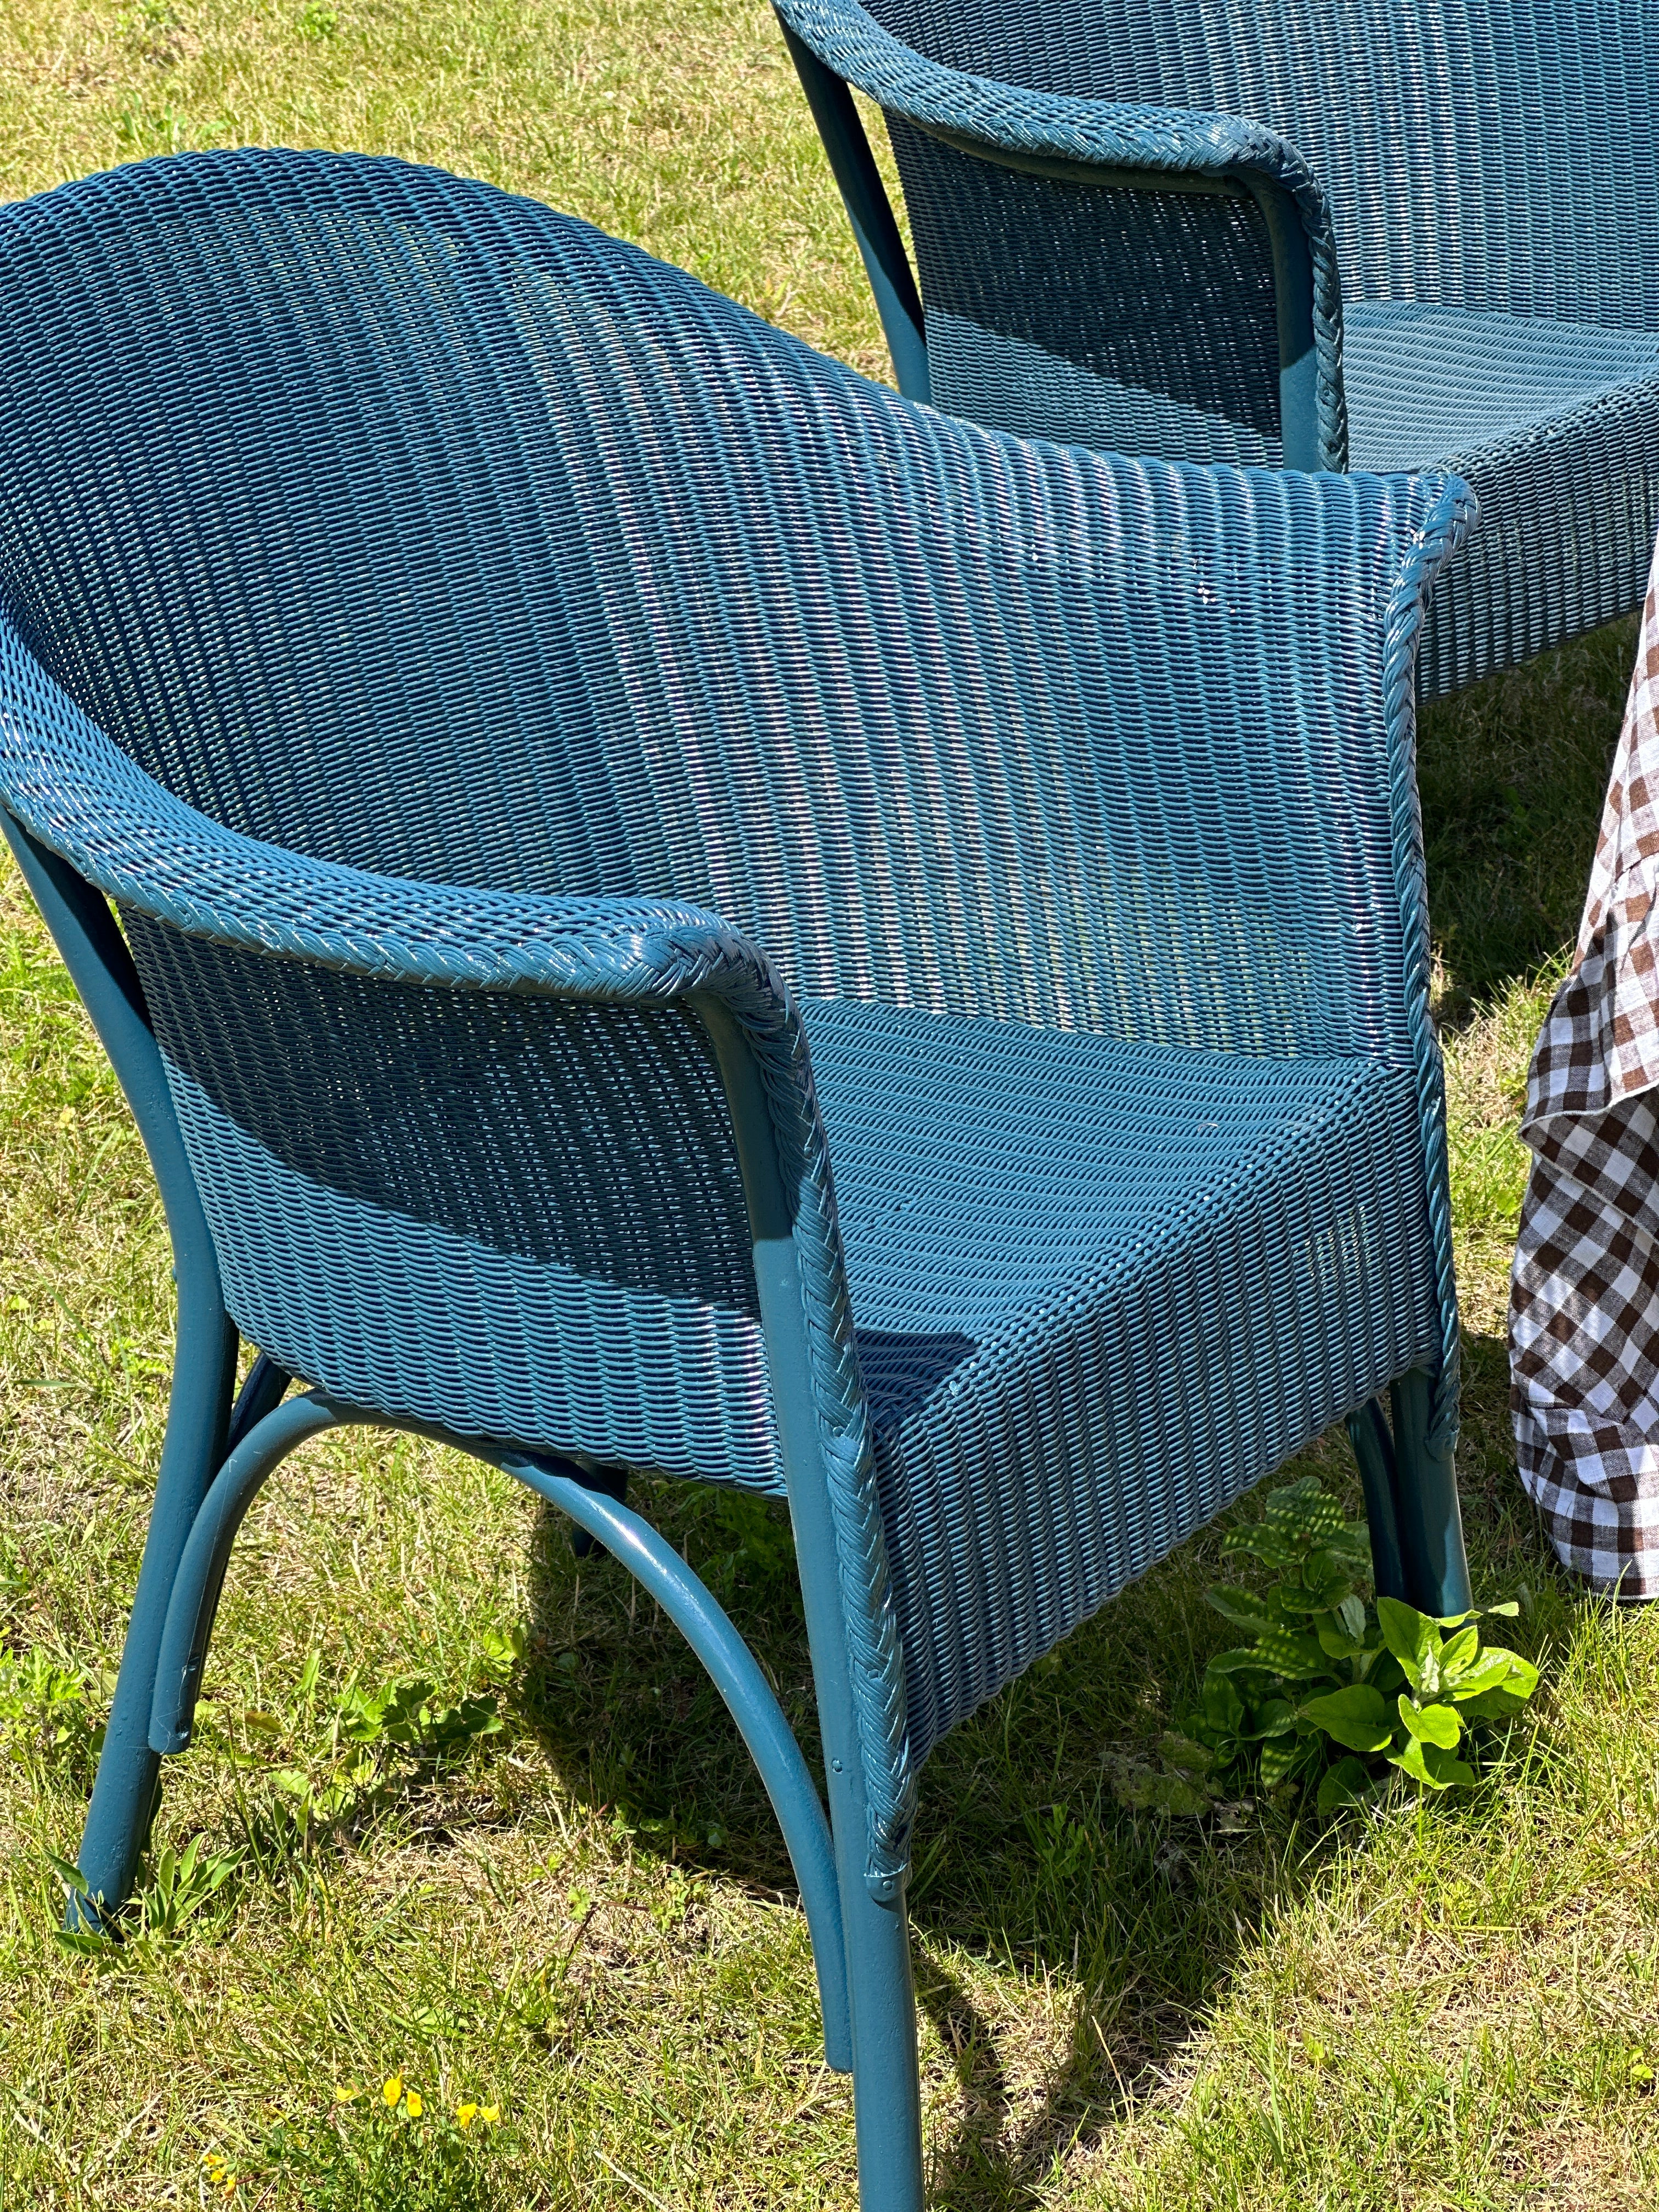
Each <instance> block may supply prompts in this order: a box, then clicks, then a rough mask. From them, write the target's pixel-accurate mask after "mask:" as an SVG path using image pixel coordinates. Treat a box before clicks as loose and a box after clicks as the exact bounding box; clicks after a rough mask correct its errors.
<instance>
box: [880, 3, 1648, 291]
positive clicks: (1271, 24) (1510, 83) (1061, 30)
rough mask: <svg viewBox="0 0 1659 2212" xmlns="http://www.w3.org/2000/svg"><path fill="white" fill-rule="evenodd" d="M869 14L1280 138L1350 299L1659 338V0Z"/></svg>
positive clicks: (999, 69)
mask: <svg viewBox="0 0 1659 2212" xmlns="http://www.w3.org/2000/svg"><path fill="white" fill-rule="evenodd" d="M870 12H871V14H872V15H873V16H875V18H876V19H877V20H878V21H879V22H880V23H881V24H882V25H883V26H884V27H885V28H887V29H888V30H890V31H891V32H892V33H894V35H895V36H896V37H897V38H900V39H902V40H904V41H905V43H906V44H907V45H908V46H914V47H915V48H916V49H917V51H918V52H922V53H925V54H927V56H928V57H929V58H930V59H932V60H934V61H938V62H942V63H945V64H949V65H951V66H952V67H955V68H959V69H963V70H971V71H973V72H974V73H975V74H976V75H978V76H987V77H992V78H997V79H1000V80H1001V81H1002V82H1006V83H1007V84H1010V85H1017V86H1024V87H1027V88H1030V89H1032V90H1035V91H1042V92H1055V93H1064V94H1072V95H1073V96H1075V97H1078V98H1081V99H1086V100H1115V101H1125V102H1130V103H1135V104H1145V105H1150V106H1163V107H1186V108H1194V109H1198V110H1200V111H1206V112H1220V113H1223V114H1228V115H1237V116H1243V117H1248V118H1250V119H1251V120H1253V121H1255V122H1257V123H1261V124H1265V125H1267V126H1268V127H1270V128H1271V129H1273V130H1275V131H1279V133H1280V134H1281V135H1282V136H1283V137H1285V138H1286V139H1288V140H1289V141H1290V143H1291V145H1293V146H1294V147H1295V148H1296V149H1297V150H1298V151H1299V152H1300V153H1301V154H1302V155H1304V158H1305V159H1306V161H1308V163H1309V165H1310V167H1311V168H1312V170H1313V172H1314V173H1315V175H1316V177H1317V178H1318V179H1319V181H1320V183H1321V184H1322V186H1323V187H1324V190H1325V192H1326V194H1327V196H1328V200H1329V203H1330V207H1331V214H1332V221H1333V224H1334V230H1335V234H1336V242H1337V248H1338V252H1339V255H1340V261H1341V268H1342V282H1343V288H1344V290H1345V292H1346V295H1348V296H1349V297H1351V298H1357V299H1394V300H1422V301H1433V302H1436V303H1437V304H1440V305H1443V306H1447V307H1470V308H1479V309H1487V310H1491V311H1492V312H1494V313H1511V314H1517V315H1541V316H1547V317H1558V318H1562V319H1568V320H1580V321H1585V322H1595V323H1603V324H1607V325H1612V326H1614V327H1619V328H1631V329H1645V330H1652V329H1659V231H1656V228H1655V225H1654V222H1653V220H1652V209H1653V204H1654V200H1655V197H1656V191H1659V100H1656V97H1655V93H1656V88H1659V7H1656V6H1655V4H1654V0H1534V4H1528V0H1324V3H1323V4H1322V0H1254V4H1251V5H1249V6H1248V7H1246V6H1240V5H1238V4H1237V0H1178V4H1177V3H1176V0H1104V4H1103V0H1035V4H1028V0H870ZM907 183H908V179H907ZM1048 191H1049V193H1050V195H1051V196H1054V197H1063V194H1060V195H1054V187H1052V186H1050V187H1048Z"/></svg>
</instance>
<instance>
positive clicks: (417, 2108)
mask: <svg viewBox="0 0 1659 2212" xmlns="http://www.w3.org/2000/svg"><path fill="white" fill-rule="evenodd" d="M404 2111H405V2112H407V2113H408V2114H409V2117H410V2119H411V2120H418V2119H419V2118H420V2117H421V2100H420V2097H419V2095H418V2093H416V2091H415V2090H413V2089H411V2090H410V2093H409V2094H408V2096H407V2097H405V2098H404Z"/></svg>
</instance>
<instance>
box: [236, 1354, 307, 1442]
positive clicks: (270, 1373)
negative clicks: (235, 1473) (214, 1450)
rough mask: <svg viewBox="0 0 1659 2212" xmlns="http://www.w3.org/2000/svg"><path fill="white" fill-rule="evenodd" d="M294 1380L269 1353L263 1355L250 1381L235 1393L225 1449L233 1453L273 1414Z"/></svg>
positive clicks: (253, 1366)
mask: <svg viewBox="0 0 1659 2212" xmlns="http://www.w3.org/2000/svg"><path fill="white" fill-rule="evenodd" d="M293 1380H294V1377H293V1376H291V1375H290V1374H289V1371H288V1370H287V1368H286V1367H279V1366H278V1365H277V1364H276V1361H275V1360H274V1359H273V1358H271V1357H270V1354H269V1353H268V1352H261V1353H260V1354H259V1357H258V1358H257V1359H256V1360H255V1361H254V1363H253V1364H252V1367H250V1368H249V1370H248V1371H247V1380H246V1383H243V1385H242V1387H241V1389H240V1390H239V1391H238V1392H237V1393H236V1403H235V1404H234V1406H233V1407H231V1409H230V1428H229V1431H228V1434H227V1435H226V1437H225V1449H226V1450H227V1451H234V1450H235V1449H236V1447H237V1445H238V1444H239V1443H241V1441H242V1438H243V1437H245V1436H246V1434H247V1432H248V1431H249V1430H250V1429H252V1428H255V1427H257V1426H258V1424H259V1423H260V1422H261V1421H263V1420H264V1417H265V1415H266V1414H267V1413H275V1412H276V1408H277V1407H278V1406H280V1405H281V1404H282V1402H283V1392H284V1391H285V1390H286V1389H288V1386H289V1383H291V1382H292V1381H293Z"/></svg>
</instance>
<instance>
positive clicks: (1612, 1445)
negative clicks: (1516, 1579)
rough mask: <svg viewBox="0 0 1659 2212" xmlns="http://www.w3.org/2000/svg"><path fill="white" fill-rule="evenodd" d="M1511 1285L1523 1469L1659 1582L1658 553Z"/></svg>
mask: <svg viewBox="0 0 1659 2212" xmlns="http://www.w3.org/2000/svg"><path fill="white" fill-rule="evenodd" d="M1521 1134H1522V1139H1524V1140H1525V1142H1526V1143H1527V1144H1528V1146H1530V1148H1531V1150H1532V1152H1533V1154H1534V1159H1533V1164H1532V1172H1531V1176H1530V1177H1529V1178H1528V1184H1527V1195H1526V1200H1525V1203H1524V1204H1523V1206H1522V1210H1521V1234H1520V1239H1519V1243H1518V1244H1517V1246H1516V1255H1515V1270H1514V1275H1513V1278H1512V1280H1511V1285H1510V1409H1511V1412H1512V1413H1513V1415H1514V1420H1515V1438H1516V1451H1517V1453H1518V1455H1519V1459H1520V1467H1521V1480H1522V1482H1523V1483H1524V1484H1525V1485H1526V1486H1527V1489H1528V1492H1530V1493H1531V1496H1532V1498H1534V1501H1535V1503H1536V1504H1537V1505H1538V1508H1539V1510H1540V1511H1541V1513H1542V1515H1543V1516H1544V1522H1545V1525H1546V1526H1547V1528H1548V1530H1549V1533H1550V1535H1551V1538H1552V1540H1553V1542H1554V1545H1555V1548H1556V1550H1557V1551H1558V1552H1559V1554H1560V1556H1561V1558H1562V1559H1563V1560H1564V1561H1565V1564H1566V1565H1568V1566H1569V1567H1571V1568H1572V1569H1573V1570H1574V1571H1576V1572H1577V1573H1578V1574H1581V1575H1584V1576H1587V1577H1589V1580H1590V1581H1592V1582H1594V1583H1599V1584H1601V1585H1603V1586H1605V1587H1607V1588H1608V1589H1616V1590H1617V1591H1618V1593H1619V1595H1620V1596H1621V1597H1627V1598H1636V1597H1654V1596H1659V554H1656V557H1655V562H1654V569H1653V574H1652V575H1651V576H1650V580H1649V583H1648V597H1647V605H1646V607H1645V609H1644V613H1643V617H1642V635H1641V642H1640V645H1639V646H1638V650H1637V656H1636V672H1635V675H1634V677H1633V678H1632V683H1631V692H1630V702H1629V705H1628V706H1627V707H1626V710H1625V726H1624V730H1623V732H1622V734H1621V735H1620V740H1619V750H1618V753H1617V755H1616V756H1615V757H1614V760H1613V779H1612V781H1611V783H1610V784H1609V786H1608V789H1607V809H1606V811H1605V812H1604V814H1603V815H1602V817H1601V836H1600V838H1599V840H1598V842H1597V844H1596V848H1595V866H1594V867H1593V868H1592V870H1591V872H1590V885H1589V898H1588V900H1587V901H1586V902H1585V907H1584V919H1583V924H1582V925H1581V927H1580V929H1579V933H1578V944H1577V950H1576V951H1575V953H1574V956H1573V964H1572V967H1571V970H1570V971H1569V973H1568V975H1567V977H1566V980H1565V981H1564V982H1563V984H1562V986H1561V987H1560V989H1559V991H1558V992H1557V993H1556V994H1555V998H1554V1000H1553V1003H1552V1005H1551V1006H1550V1010H1549V1013H1548V1015H1547V1017H1546V1019H1545V1022H1544V1027H1543V1030H1542V1031H1541V1035H1540V1036H1539V1039H1538V1043H1537V1046H1536V1048H1535V1049H1534V1054H1533V1060H1532V1067H1531V1070H1530V1072H1529V1073H1528V1079H1527V1109H1526V1115H1525V1118H1524V1120H1523V1121H1522V1125H1521Z"/></svg>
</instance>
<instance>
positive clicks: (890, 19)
mask: <svg viewBox="0 0 1659 2212" xmlns="http://www.w3.org/2000/svg"><path fill="white" fill-rule="evenodd" d="M777 5H778V12H779V14H780V15H781V17H782V19H783V22H784V25H785V27H786V32H787V35H788V37H789V40H790V42H791V46H792V48H793V52H794V54H795V58H796V60H797V63H798V64H799V67H800V70H801V73H802V76H803V78H804V80H805V85H806V88H807V91H808V94H809V96H810V97H811V101H812V105H813V108H814V111H815V112H816V113H817V118H818V123H819V126H820V129H821V130H822V131H823V136H824V139H825V143H826V144H827V146H828V148H829V154H830V158H831V161H832V162H833V164H834V166H835V168H836V174H837V176H838V178H839V179H840V181H841V184H842V191H843V194H844V196H845V197H846V200H847V203H848V208H849V210H850V211H851V213H852V215H853V217H854V225H855V228H856V229H857V233H858V236H859V240H860V246H862V248H863V251H864V256H865V261H866V266H867V267H868V269H869V270H870V274H871V276H872V282H873V283H874V286H875V289H876V295H877V299H878V304H879V306H880V307H881V311H882V317H883V320H884V324H885V325H886V330H887V334H888V337H889V341H890V344H891V346H892V350H893V358H894V362H895V364H896V368H897V371H898V375H899V383H900V388H901V389H902V390H903V391H905V392H909V393H910V394H911V396H912V397H913V398H922V399H925V398H928V397H929V396H930V392H931V396H932V398H933V401H934V403H935V404H937V405H939V406H941V407H945V408H948V409H950V410H951V412H952V413H953V414H960V415H966V416H971V417H973V419H975V421H977V422H985V423H988V424H991V425H993V426H994V427H996V428H1001V429H1006V430H1015V431H1019V432H1021V433H1023V434H1024V435H1027V436H1040V437H1051V438H1060V439H1065V440H1068V441H1070V440H1075V441H1079V442H1081V443H1084V444H1088V445H1094V446H1099V447H1106V448H1109V449H1112V450H1115V451H1116V452H1120V453H1162V454H1166V455H1170V456H1172V457H1176V458H1180V459H1187V460H1194V461H1209V460H1231V461H1243V462H1252V463H1259V464H1262V465H1267V466H1277V465H1279V463H1280V462H1281V460H1282V461H1283V462H1284V463H1285V464H1286V465H1291V466H1293V467H1297V468H1322V469H1346V468H1349V467H1352V468H1356V469H1370V470H1378V471H1388V470H1393V469H1417V468H1424V467H1431V466H1432V467H1444V468H1449V469H1452V470H1454V471H1456V472H1457V473H1458V474H1459V475H1461V476H1462V477H1466V478H1467V479H1468V483H1470V485H1471V487H1472V488H1473V489H1474V492H1475V494H1476V495H1477V497H1478V499H1479V501H1480V527H1479V529H1478V530H1477V531H1476V532H1474V536H1473V538H1472V539H1471V543H1470V546H1469V550H1468V553H1467V554H1466V555H1465V556H1464V557H1463V559H1462V561H1460V562H1457V563H1456V564H1455V566H1454V567H1453V568H1450V569H1449V570H1448V572H1447V574H1446V575H1445V577H1444V579H1443V581H1442V583H1441V585H1440V586H1439V588H1438V591H1437V596H1436V599H1435V604H1434V607H1433V610H1432V612H1431V617H1430V621H1429V625H1428V631H1427V635H1426V637H1425V642H1424V648H1423V653H1422V655H1421V659H1420V665H1419V680H1420V683H1421V684H1422V688H1423V690H1424V691H1425V693H1426V694H1434V693H1439V692H1444V691H1449V690H1455V689H1456V688H1458V687H1459V686H1461V685H1462V684H1468V683H1471V682H1473V681H1474V679H1475V678H1477V677H1480V676H1484V675H1486V674H1488V673H1489V672H1490V671H1492V670H1494V669H1498V668H1502V667H1505V666H1507V665H1510V663H1512V662H1515V661H1517V660H1521V659H1525V658H1526V657H1527V656H1528V654H1530V653H1537V652H1540V651H1541V650H1542V649H1543V648H1544V647H1547V646H1553V645H1558V644H1560V643H1562V642H1563V641H1565V640H1566V639H1568V638H1570V637H1572V636H1574V635H1577V633H1578V632H1579V631H1581V630H1584V629H1589V628H1591V627H1593V626H1594V625H1595V624H1596V623H1602V622H1607V621H1609V620H1611V618H1612V617H1613V616H1615V615H1618V614H1623V613H1626V612H1628V611H1631V610H1632V609H1633V608H1635V607H1637V606H1638V605H1640V604H1641V599H1642V594H1643V592H1644V588H1645V584H1646V577H1647V571H1648V566H1649V562H1650V559H1651V556H1652V550H1653V540H1654V533H1655V531H1656V528H1659V223H1656V222H1655V219H1654V210H1655V207H1656V205H1659V4H1656V0H1513V4H1504V5H1494V4H1488V0H1336V4H1330V0H1324V4H1316V0H1258V4H1252V5H1249V6H1243V5H1237V4H1234V0H1180V4H1175V0H1089V4H1082V3H1081V0H869V4H868V7H867V8H866V7H862V6H860V4H859V3H858V0H777ZM848 84H852V85H854V86H856V87H858V88H860V89H861V90H862V91H864V92H866V93H867V94H869V95H870V96H871V97H872V99H873V100H876V101H878V103H879V105H880V106H881V107H882V109H883V111H884V114H885V117H886V120H887V127H888V131H889V132H890V136H891V138H892V143H893V151H894V154H895V156H896V160H897V163H898V168H899V173H900V176H901V178H902V183H903V187H904V197H905V202H906V204H907V206H908V210H909V216H910V226H911V232H912V236H913V239H914V241H915V252H916V259H917V264H918V267H919V269H920V272H921V299H920V300H919V299H918V297H917V295H916V289H915V284H914V283H913V281H912V278H911V275H910V270H909V268H908V264H907V263H906V260H905V257H904V253H903V250H902V246H901V245H900V242H899V238H898V234H897V231H896V228H895V227H894V222H893V218H892V216H891V213H890V210H889V209H888V206H887V203H886V200H885V197H884V194H883V191H882V186H881V183H880V179H879V178H878V175H877V173H876V170H875V167H874V164H873V162H872V160H871V158H870V151H869V148H868V145H867V144H866V141H865V137H864V133H863V130H862V127H861V125H860V123H859V120H858V118H857V115H856V113H855V112H854V107H853V103H852V100H851V99H850V97H849V95H848V90H847V87H848ZM923 301H925V302H926V317H925V337H924V317H923V313H922V302H923Z"/></svg>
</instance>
